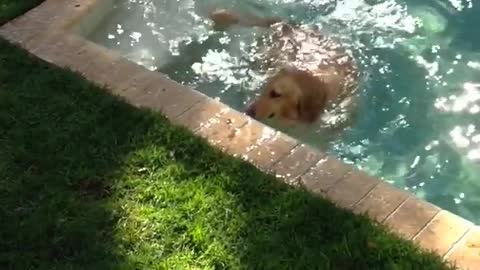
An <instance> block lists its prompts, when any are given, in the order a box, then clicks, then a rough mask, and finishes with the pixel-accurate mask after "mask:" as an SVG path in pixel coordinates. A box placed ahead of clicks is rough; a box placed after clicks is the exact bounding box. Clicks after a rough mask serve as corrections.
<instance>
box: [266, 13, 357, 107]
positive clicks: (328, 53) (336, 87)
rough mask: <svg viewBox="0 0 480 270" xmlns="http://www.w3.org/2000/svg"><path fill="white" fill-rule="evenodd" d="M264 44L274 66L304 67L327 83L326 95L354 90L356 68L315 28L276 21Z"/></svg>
mask: <svg viewBox="0 0 480 270" xmlns="http://www.w3.org/2000/svg"><path fill="white" fill-rule="evenodd" d="M271 28H272V30H273V34H272V36H271V39H270V43H271V44H269V46H266V50H267V51H266V52H265V58H266V59H265V60H266V61H267V63H269V65H271V66H272V67H273V68H274V69H275V68H277V67H281V66H286V65H287V66H294V67H295V68H297V69H300V70H306V71H308V72H310V73H311V74H313V75H314V76H316V77H318V78H319V79H321V80H322V81H323V82H325V84H326V85H328V86H329V93H328V94H329V99H333V98H334V97H337V96H342V95H344V94H349V93H350V92H352V91H355V89H356V87H357V81H358V70H357V67H356V65H355V62H354V60H353V57H352V56H351V55H349V54H348V53H347V51H346V50H345V48H343V47H342V46H340V45H339V44H338V43H336V42H335V41H333V40H332V39H331V38H329V37H328V36H326V35H322V34H321V33H320V31H318V29H311V28H310V29H309V28H304V27H293V26H291V25H289V24H287V23H284V22H279V23H276V24H273V25H272V26H271Z"/></svg>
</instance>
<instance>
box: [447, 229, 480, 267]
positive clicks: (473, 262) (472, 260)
mask: <svg viewBox="0 0 480 270" xmlns="http://www.w3.org/2000/svg"><path fill="white" fill-rule="evenodd" d="M446 258H447V259H448V260H449V261H452V262H455V263H456V264H457V266H459V267H460V269H463V270H478V269H480V228H479V227H474V228H472V229H471V230H470V231H469V232H468V233H467V234H466V235H465V237H464V238H463V239H462V240H461V241H460V242H459V243H458V244H457V245H456V246H455V247H454V248H453V249H452V250H451V252H449V254H447V256H446Z"/></svg>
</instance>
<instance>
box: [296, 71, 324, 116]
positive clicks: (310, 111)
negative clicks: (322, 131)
mask: <svg viewBox="0 0 480 270" xmlns="http://www.w3.org/2000/svg"><path fill="white" fill-rule="evenodd" d="M298 84H299V86H300V89H301V90H302V92H301V95H300V96H299V97H298V100H297V110H298V113H299V115H300V118H301V119H302V120H304V121H306V122H309V123H311V122H314V121H316V120H317V118H318V116H319V115H320V113H321V112H322V111H323V110H324V109H325V105H326V103H327V93H326V91H325V89H324V87H325V83H323V82H322V81H321V80H319V79H318V78H315V77H314V76H312V75H310V74H303V76H300V77H298Z"/></svg>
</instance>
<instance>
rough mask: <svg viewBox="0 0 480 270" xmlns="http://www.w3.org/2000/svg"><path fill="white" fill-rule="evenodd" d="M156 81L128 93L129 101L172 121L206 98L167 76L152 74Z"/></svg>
mask: <svg viewBox="0 0 480 270" xmlns="http://www.w3.org/2000/svg"><path fill="white" fill-rule="evenodd" d="M151 74H152V77H155V79H153V80H151V82H150V83H149V84H147V85H146V86H145V88H140V89H137V91H136V92H134V93H131V92H127V93H126V94H127V95H128V96H129V98H128V100H129V101H130V102H131V103H133V104H134V105H136V106H139V107H145V108H150V109H154V110H156V111H159V112H161V113H162V114H163V115H165V116H166V117H168V118H170V119H174V118H175V117H176V116H178V115H180V114H182V113H183V112H185V111H186V110H188V109H189V108H191V107H192V106H194V105H195V104H196V103H198V102H200V101H201V100H203V99H205V98H206V96H205V95H203V94H201V93H200V92H197V91H191V90H189V89H187V88H186V87H185V86H183V85H180V84H178V83H176V82H173V81H171V80H170V79H168V78H166V77H165V76H163V75H161V74H157V73H153V72H152V73H151Z"/></svg>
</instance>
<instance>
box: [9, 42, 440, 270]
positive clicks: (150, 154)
mask: <svg viewBox="0 0 480 270" xmlns="http://www.w3.org/2000/svg"><path fill="white" fill-rule="evenodd" d="M0 61H1V62H0V83H1V87H0V220H1V221H2V222H1V223H0V265H2V269H169V270H170V269H356V270H357V269H402V270H404V269H448V268H447V267H446V266H443V265H442V264H441V262H440V260H439V259H438V258H435V257H433V256H430V255H427V254H424V253H419V252H418V251H417V250H416V249H415V248H414V247H412V246H411V245H410V244H407V243H405V242H402V241H399V240H397V239H396V238H394V237H392V236H391V235H389V234H386V233H384V231H383V230H382V229H381V228H378V227H377V226H374V225H372V224H371V223H369V222H368V221H367V220H366V219H364V218H362V217H355V216H353V215H351V214H350V213H348V212H346V211H343V210H339V209H337V208H335V207H333V206H332V205H331V204H330V203H328V202H326V201H324V200H321V199H318V198H316V197H314V196H311V195H310V194H308V193H306V192H304V191H302V190H296V189H293V188H290V187H288V186H285V185H282V184H280V183H279V182H277V181H276V180H275V179H274V178H273V177H270V176H267V175H264V174H262V173H260V172H259V171H258V170H256V169H255V168H253V167H252V166H251V165H249V164H247V163H244V162H242V161H239V160H236V159H233V158H230V157H227V156H225V155H223V154H221V153H220V152H218V151H216V150H213V149H212V148H210V147H209V146H208V145H207V144H206V143H205V142H204V141H203V140H201V139H198V138H195V137H193V136H192V135H191V134H190V133H189V132H188V131H186V130H184V129H181V128H176V127H174V126H172V125H171V124H169V123H168V122H167V121H166V120H165V119H163V118H162V117H160V116H158V115H155V114H152V113H148V112H145V111H141V110H137V109H134V108H132V107H130V106H129V105H127V104H125V103H123V102H121V101H118V100H117V99H116V98H113V97H111V96H109V95H107V94H106V93H105V92H104V91H101V90H99V89H98V88H96V87H94V86H92V85H91V84H89V83H87V82H85V81H83V80H82V79H81V78H80V77H78V76H76V75H75V74H72V73H70V72H67V71H62V70H59V69H56V68H52V67H50V66H48V65H45V64H42V63H40V62H39V61H36V60H32V59H30V58H29V57H28V56H26V54H25V53H23V52H21V51H19V50H18V49H16V48H13V47H12V46H10V45H8V44H6V43H5V42H3V41H1V42H0Z"/></svg>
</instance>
